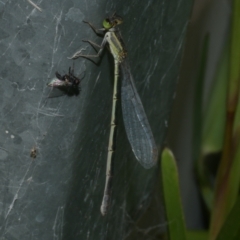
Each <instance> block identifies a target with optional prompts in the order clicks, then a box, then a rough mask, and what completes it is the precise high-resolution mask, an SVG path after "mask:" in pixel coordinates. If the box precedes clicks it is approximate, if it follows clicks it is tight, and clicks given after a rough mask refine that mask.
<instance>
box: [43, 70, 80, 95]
mask: <svg viewBox="0 0 240 240" xmlns="http://www.w3.org/2000/svg"><path fill="white" fill-rule="evenodd" d="M55 76H56V77H55V78H53V79H52V81H51V82H50V83H48V84H47V85H48V86H49V87H52V88H54V89H59V90H61V92H62V94H61V95H64V94H66V95H68V96H73V95H76V96H77V95H78V94H79V92H80V86H79V84H80V82H81V79H80V78H77V77H76V76H74V70H73V69H71V67H69V71H68V74H65V75H61V74H59V73H58V72H56V73H55ZM51 97H52V96H51Z"/></svg>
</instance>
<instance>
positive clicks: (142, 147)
mask: <svg viewBox="0 0 240 240" xmlns="http://www.w3.org/2000/svg"><path fill="white" fill-rule="evenodd" d="M84 22H85V23H87V24H88V25H89V26H90V27H91V28H92V29H93V31H94V32H95V33H96V34H97V35H103V41H102V44H101V45H98V44H96V43H94V42H92V41H89V40H86V42H88V43H89V44H91V45H92V46H93V47H94V48H99V51H98V53H97V54H96V55H83V54H82V52H81V51H78V52H76V53H75V54H74V55H73V56H72V57H71V59H77V58H79V57H84V58H88V59H91V58H96V57H100V55H101V53H102V51H103V49H104V47H105V46H106V44H108V46H109V50H110V52H111V54H112V56H113V58H114V66H115V69H114V87H113V104H112V116H111V129H110V136H109V143H108V156H107V170H106V183H105V189H104V195H103V200H102V204H101V213H102V215H105V214H107V211H108V208H109V205H110V199H111V192H112V189H111V186H112V178H113V158H114V151H115V143H114V139H115V136H116V130H117V126H116V112H117V111H116V104H117V100H118V92H117V89H118V79H119V66H120V69H121V77H122V82H121V101H122V113H123V121H124V125H125V130H126V133H127V137H128V140H129V142H130V144H131V147H132V151H133V153H134V155H135V157H136V159H137V160H138V161H139V162H140V163H141V165H142V166H143V167H144V168H146V169H148V168H151V167H152V166H154V165H155V164H156V162H157V157H158V149H157V146H156V144H155V141H154V138H153V134H152V131H151V128H150V125H149V123H148V119H147V117H146V114H145V111H144V109H143V105H142V102H141V100H140V98H139V96H138V93H137V90H136V88H135V84H134V82H133V78H132V75H131V72H130V68H129V65H128V63H127V60H126V56H127V51H126V49H125V46H124V42H123V40H122V37H121V34H120V32H119V29H118V28H117V25H119V24H121V23H122V22H123V20H122V18H121V17H120V16H118V15H116V14H115V13H114V14H113V15H112V16H111V17H109V18H106V19H105V20H104V21H103V28H101V29H96V28H95V27H94V26H93V25H92V24H91V23H90V22H86V21H84Z"/></svg>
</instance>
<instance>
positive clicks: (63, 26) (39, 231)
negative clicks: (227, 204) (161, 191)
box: [0, 0, 192, 240]
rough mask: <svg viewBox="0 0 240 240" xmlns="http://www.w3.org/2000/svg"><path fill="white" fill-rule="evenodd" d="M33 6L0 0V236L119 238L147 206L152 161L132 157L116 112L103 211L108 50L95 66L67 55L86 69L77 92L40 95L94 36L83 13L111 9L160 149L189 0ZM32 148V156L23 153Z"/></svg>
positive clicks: (96, 19)
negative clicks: (104, 211)
mask: <svg viewBox="0 0 240 240" xmlns="http://www.w3.org/2000/svg"><path fill="white" fill-rule="evenodd" d="M35 4H37V6H34V4H33V3H32V2H31V1H27V0H25V1H17V2H16V1H7V0H3V1H1V2H0V17H1V18H0V19H1V20H0V61H1V64H0V79H1V88H0V121H1V124H0V133H1V134H0V239H1V240H3V239H9V240H10V239H11V240H22V239H32V240H40V239H44V240H48V239H64V240H66V239H97V240H100V239H124V238H125V237H126V236H127V235H128V232H129V231H131V229H130V228H129V226H130V225H131V224H130V223H133V222H134V221H135V220H136V218H137V217H138V216H139V215H140V214H141V213H142V212H143V211H144V209H145V208H146V207H147V204H148V202H149V196H150V195H151V191H152V188H153V185H154V184H153V183H154V181H155V180H156V172H157V168H156V167H155V168H153V169H151V170H145V169H143V168H142V167H141V166H140V164H139V163H138V162H137V161H136V160H135V158H134V155H133V153H132V151H131V148H130V145H129V143H128V141H127V138H126V134H125V132H124V126H123V122H122V118H121V117H122V116H121V112H120V111H119V122H118V124H119V131H118V136H117V151H116V160H115V175H114V183H113V187H114V190H113V196H112V207H111V210H110V212H109V214H108V216H106V217H104V218H103V217H102V216H101V214H100V211H99V208H100V204H101V200H102V194H103V189H104V182H105V167H106V157H107V144H108V135H109V123H110V111H111V98H112V96H111V95H112V79H113V61H112V58H111V56H110V55H109V54H108V53H107V51H105V53H104V55H103V58H102V61H101V64H100V65H98V66H96V65H94V64H92V63H91V62H89V61H87V60H84V59H78V60H77V61H75V66H74V69H75V75H76V76H80V75H81V74H82V73H84V72H85V77H84V79H83V81H82V84H81V85H82V86H81V87H82V91H81V93H80V95H79V96H73V97H68V96H62V97H58V98H47V97H48V96H49V92H50V89H49V88H48V87H47V86H46V84H47V83H48V82H49V81H50V79H51V78H53V77H54V73H55V72H56V71H58V72H59V73H60V74H65V73H67V72H68V68H69V66H72V61H70V60H68V59H67V57H69V56H71V55H72V54H73V53H74V52H75V51H76V50H79V49H80V48H82V47H86V46H87V45H86V43H83V42H82V41H81V39H84V38H85V39H86V38H89V39H92V40H94V41H96V42H99V43H100V42H101V39H100V38H98V37H97V36H96V35H95V34H94V33H93V32H92V31H91V29H89V28H88V27H87V26H86V25H84V24H83V23H82V20H84V19H85V20H90V21H91V22H92V23H94V24H95V25H96V26H97V27H101V22H102V19H103V18H104V17H105V16H107V14H111V13H112V12H113V11H115V10H117V12H118V14H119V15H121V16H122V17H123V18H124V23H123V24H122V26H120V28H121V31H122V35H123V38H124V39H125V43H126V46H127V49H128V56H129V62H130V64H131V68H132V74H133V76H134V79H135V82H136V87H137V89H138V91H139V95H140V97H141V99H142V102H143V105H144V107H145V110H146V114H147V116H148V118H149V122H150V125H151V128H152V130H153V133H154V137H155V139H156V142H157V144H158V146H159V148H161V146H162V143H163V141H164V137H165V134H166V130H167V127H168V117H169V112H170V110H171V104H172V101H173V98H174V95H175V86H176V81H177V77H178V71H179V65H180V59H181V55H182V47H183V43H184V36H185V31H186V28H187V22H188V18H189V14H190V8H191V4H192V2H190V1H187V0H182V1H178V0H172V1H166V0H161V1H150V0H149V1H142V2H139V1H134V0H132V1H129V0H128V1H126V2H125V4H124V2H123V1H120V0H119V1H118V0H117V1H112V0H109V1H101V5H100V2H98V1H77V0H73V1H62V0H58V1H57V0H54V1H47V0H39V1H36V2H35ZM38 7H39V8H38ZM40 10H41V11H40ZM91 51H93V50H92V49H91V48H90V47H88V48H87V49H86V52H87V53H88V52H91ZM33 148H36V150H37V152H36V154H37V156H36V158H31V157H30V154H31V149H33Z"/></svg>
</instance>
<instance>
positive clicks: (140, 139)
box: [120, 61, 158, 168]
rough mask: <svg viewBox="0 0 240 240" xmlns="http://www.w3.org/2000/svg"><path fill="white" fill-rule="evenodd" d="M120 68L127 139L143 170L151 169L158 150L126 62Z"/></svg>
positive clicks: (155, 160)
mask: <svg viewBox="0 0 240 240" xmlns="http://www.w3.org/2000/svg"><path fill="white" fill-rule="evenodd" d="M120 68H121V74H122V75H121V78H122V83H121V84H122V85H121V99H122V112H123V121H124V125H125V130H126V133H127V137H128V140H129V142H130V144H131V147H132V151H133V152H134V154H135V157H136V158H137V160H138V161H139V162H140V163H141V165H142V166H143V167H144V168H151V167H152V166H154V165H155V164H156V162H157V157H158V149H157V146H156V144H155V141H154V138H153V134H152V131H151V128H150V125H149V123H148V119H147V116H146V114H145V111H144V108H143V105H142V102H141V100H140V97H139V95H138V93H137V90H136V87H135V85H134V82H133V78H132V75H131V72H130V68H129V65H128V63H127V61H124V62H122V63H121V64H120Z"/></svg>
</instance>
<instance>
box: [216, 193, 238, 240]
mask: <svg viewBox="0 0 240 240" xmlns="http://www.w3.org/2000/svg"><path fill="white" fill-rule="evenodd" d="M239 216H240V197H238V199H237V201H236V203H235V205H234V207H233V208H232V210H231V212H230V214H229V215H228V217H227V218H226V221H225V223H224V224H223V227H222V228H221V230H220V233H219V235H218V237H217V240H226V239H227V240H235V239H236V240H237V239H240V221H239Z"/></svg>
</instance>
